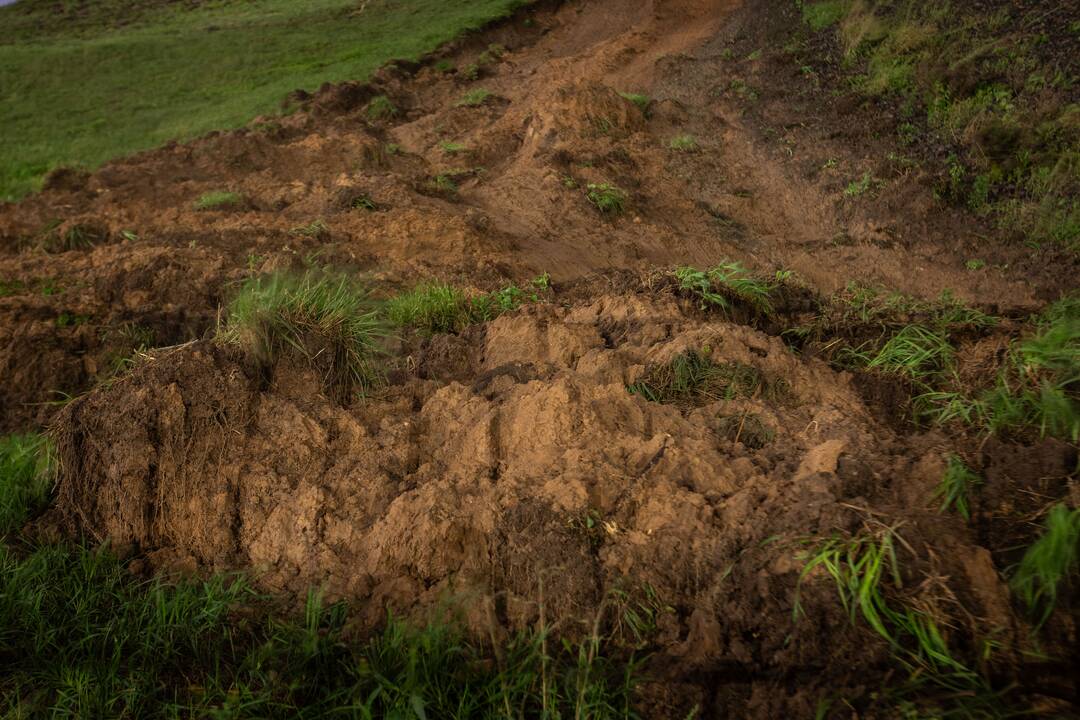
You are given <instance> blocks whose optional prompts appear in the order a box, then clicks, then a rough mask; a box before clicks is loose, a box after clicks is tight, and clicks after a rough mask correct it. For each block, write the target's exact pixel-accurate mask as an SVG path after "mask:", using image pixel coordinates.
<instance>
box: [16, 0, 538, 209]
mask: <svg viewBox="0 0 1080 720" xmlns="http://www.w3.org/2000/svg"><path fill="white" fill-rule="evenodd" d="M521 5H522V3H521V2H520V0H407V2H395V3H370V4H369V5H368V7H366V8H365V9H364V11H363V12H360V13H352V14H350V13H351V11H353V10H355V9H356V3H355V2H354V1H352V0H312V1H311V2H305V3H296V2H291V1H289V0H256V1H255V2H239V1H238V0H226V1H225V2H217V3H203V4H201V5H200V6H199V7H184V8H179V7H178V6H177V5H176V4H175V3H150V4H147V3H135V2H132V1H131V0H110V1H109V2H100V3H89V4H86V3H80V4H59V5H58V4H55V3H54V4H49V3H36V2H20V3H17V4H15V5H13V6H10V7H0V26H3V27H4V28H5V36H4V38H3V40H0V126H2V127H3V128H4V139H5V142H4V143H2V144H0V200H14V199H17V198H18V197H20V196H22V195H24V194H25V193H27V192H29V191H31V190H33V189H36V188H37V187H39V186H40V182H41V180H42V178H43V177H44V175H45V174H46V173H47V172H48V171H49V170H50V169H52V168H54V167H57V166H85V167H91V168H92V167H96V166H98V165H100V164H101V163H103V162H105V161H107V160H110V159H112V158H115V157H119V156H123V155H127V154H130V153H133V152H136V151H139V150H145V149H149V148H152V147H156V146H158V145H161V144H162V143H165V142H168V141H170V140H187V139H190V138H194V137H197V136H199V135H201V134H203V133H205V132H208V131H210V130H219V129H225V128H232V127H237V126H240V125H242V124H243V123H245V122H248V121H249V120H250V119H252V118H254V117H255V116H258V115H272V114H274V113H277V112H279V109H280V104H281V99H282V98H283V97H285V96H286V95H287V94H288V93H290V92H291V91H293V90H295V89H296V88H308V89H314V88H316V87H318V86H319V85H321V84H322V83H324V82H341V81H345V80H363V79H366V78H367V77H368V76H369V75H370V74H371V73H372V72H373V71H374V70H376V69H377V68H378V67H379V66H381V65H382V64H383V63H385V62H387V61H389V60H391V59H394V58H407V59H413V60H415V59H417V58H418V57H419V56H421V55H422V54H423V53H425V52H428V51H430V50H432V49H433V48H435V47H436V46H438V45H439V44H441V43H444V42H447V41H450V40H452V39H454V38H455V37H457V36H459V35H460V34H462V33H463V32H465V31H467V30H471V29H475V28H478V27H480V26H482V25H484V24H485V23H487V22H490V21H492V20H494V19H496V18H498V17H502V16H505V15H507V14H509V13H510V12H512V11H513V10H514V9H516V8H517V7H519V6H521ZM210 27H212V28H213V32H209V31H208V30H207V28H210ZM192 68H212V69H213V71H212V72H192ZM59 108H62V111H59V110H58V109H59ZM116 108H123V109H124V110H123V112H115V109H116ZM41 118H49V119H50V122H47V123H43V122H40V119H41Z"/></svg>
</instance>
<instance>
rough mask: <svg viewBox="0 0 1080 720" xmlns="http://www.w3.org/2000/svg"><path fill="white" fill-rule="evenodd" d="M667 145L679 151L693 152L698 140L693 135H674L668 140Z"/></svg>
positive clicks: (696, 147)
mask: <svg viewBox="0 0 1080 720" xmlns="http://www.w3.org/2000/svg"><path fill="white" fill-rule="evenodd" d="M668 147H669V148H671V149H672V150H678V151H679V152H687V153H688V152H695V151H696V150H697V149H698V142H697V139H696V138H695V137H694V136H693V135H686V134H683V135H676V136H675V137H673V138H671V140H670V141H669V142H668Z"/></svg>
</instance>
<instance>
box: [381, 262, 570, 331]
mask: <svg viewBox="0 0 1080 720" xmlns="http://www.w3.org/2000/svg"><path fill="white" fill-rule="evenodd" d="M549 285H550V279H549V277H548V275H547V274H544V275H540V276H538V277H536V278H533V279H532V280H531V281H530V282H529V284H528V286H527V287H526V288H525V289H522V288H519V287H518V286H517V285H514V284H510V285H507V286H506V287H504V288H502V289H500V290H496V291H494V292H490V293H483V294H480V295H467V294H466V293H465V292H464V291H462V290H460V289H459V288H456V287H454V286H453V285H447V284H445V283H437V282H436V283H424V284H421V285H418V286H416V287H415V288H413V289H412V290H410V291H408V292H405V293H402V294H400V295H397V296H395V297H393V298H391V299H390V300H388V301H387V302H386V308H385V311H386V316H387V318H388V319H389V320H390V323H391V324H393V325H395V326H397V327H403V328H404V327H411V328H413V329H415V330H417V331H419V332H421V333H423V334H428V335H431V334H436V333H456V332H461V331H462V330H464V329H465V328H466V327H468V326H469V325H472V324H474V323H481V322H487V321H489V320H494V319H495V318H496V317H498V316H499V315H501V314H503V313H506V312H512V311H514V310H517V309H518V308H519V307H521V305H522V304H523V303H525V302H526V301H528V302H538V301H539V300H540V298H541V295H540V293H542V292H543V291H545V290H547V289H548V287H549Z"/></svg>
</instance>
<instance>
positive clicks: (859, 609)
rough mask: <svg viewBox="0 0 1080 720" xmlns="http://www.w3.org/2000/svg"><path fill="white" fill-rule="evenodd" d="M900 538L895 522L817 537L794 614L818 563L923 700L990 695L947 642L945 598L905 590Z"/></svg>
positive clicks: (853, 615)
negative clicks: (851, 533)
mask: <svg viewBox="0 0 1080 720" xmlns="http://www.w3.org/2000/svg"><path fill="white" fill-rule="evenodd" d="M902 543H903V541H902V540H901V539H900V537H899V536H898V535H897V534H896V531H895V529H894V528H882V529H880V530H877V531H873V532H871V531H864V532H862V533H860V534H857V535H855V536H853V537H847V538H844V537H839V536H837V537H833V538H830V539H827V540H824V541H821V542H818V543H817V544H816V545H815V546H814V547H813V548H812V549H811V550H809V551H808V552H806V553H805V554H804V555H803V560H804V562H805V565H804V567H803V571H802V574H801V576H800V578H799V590H797V591H796V599H795V609H794V613H795V617H796V618H798V617H799V616H801V615H802V614H803V608H802V605H801V603H800V601H799V593H800V591H801V589H802V586H803V585H804V583H805V582H806V581H807V579H808V577H810V576H811V574H812V573H814V572H815V571H816V570H819V569H820V570H822V571H824V572H825V574H826V575H827V576H829V577H830V578H831V579H832V580H833V582H834V583H835V585H836V589H837V592H838V594H839V597H840V601H841V603H842V604H843V606H844V608H845V609H846V610H847V611H848V613H849V615H850V617H851V620H852V622H855V621H856V620H857V619H859V618H861V619H862V620H863V621H864V622H865V623H866V624H867V625H868V626H869V627H870V628H871V629H872V630H873V631H874V632H875V633H876V634H877V635H878V636H880V637H881V638H883V639H884V640H885V641H886V642H887V643H888V644H889V647H890V648H891V651H892V655H893V658H894V659H895V660H896V661H897V662H898V663H899V665H900V666H901V667H903V668H904V669H905V670H906V671H907V672H908V678H907V687H908V688H909V689H910V688H912V687H915V688H919V689H921V692H920V695H922V696H923V697H922V700H923V702H926V701H928V700H929V699H930V698H931V697H932V694H933V692H932V691H938V692H942V693H943V694H944V695H945V697H946V698H948V699H949V702H950V703H953V702H955V703H960V705H959V706H960V707H963V706H964V704H965V703H967V704H968V705H970V704H972V703H970V702H969V700H967V699H966V698H985V697H987V696H990V695H992V693H991V692H990V691H989V687H988V685H987V683H986V681H985V680H984V679H983V678H982V677H981V676H980V675H979V674H978V673H976V672H975V671H973V670H972V669H970V668H969V667H968V665H967V664H966V663H965V662H963V661H962V660H960V659H959V658H958V657H957V656H956V654H955V653H954V651H953V649H952V648H951V647H950V644H949V640H948V636H947V630H948V628H949V625H950V624H951V623H950V618H949V617H948V616H947V615H946V613H945V612H944V611H943V610H942V606H944V605H945V598H934V597H933V596H932V595H927V594H924V595H923V596H921V597H915V596H912V594H911V592H910V591H906V592H905V590H904V582H903V579H902V575H901V567H900V564H899V562H898V558H897V555H898V552H897V550H898V546H901V545H902ZM931 689H932V690H931ZM949 716H950V717H952V715H949ZM978 717H985V716H983V715H978Z"/></svg>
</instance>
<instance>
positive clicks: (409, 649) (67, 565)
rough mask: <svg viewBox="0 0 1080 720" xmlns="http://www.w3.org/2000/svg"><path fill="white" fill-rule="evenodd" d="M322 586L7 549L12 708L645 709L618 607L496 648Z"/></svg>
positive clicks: (459, 714) (603, 715)
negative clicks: (372, 612)
mask: <svg viewBox="0 0 1080 720" xmlns="http://www.w3.org/2000/svg"><path fill="white" fill-rule="evenodd" d="M349 620H350V615H349V609H348V607H347V606H346V605H344V604H340V603H339V604H332V605H331V604H327V603H325V602H324V601H323V600H322V597H321V596H320V595H319V594H318V593H310V594H309V596H308V599H307V603H306V605H305V607H304V610H303V613H302V614H301V615H300V616H299V617H297V616H292V615H288V614H282V613H280V611H276V610H275V609H274V608H273V606H272V605H271V604H270V603H268V602H266V601H265V600H264V599H262V598H260V597H259V596H258V595H257V594H256V593H255V592H254V591H253V590H252V589H251V587H250V586H249V585H248V584H247V583H246V582H245V581H244V580H243V578H241V577H221V576H217V577H213V578H211V579H209V580H205V581H199V580H182V581H180V582H177V583H174V584H171V583H168V582H166V581H164V580H159V579H154V580H151V581H148V582H140V581H138V580H136V579H134V577H133V575H132V574H131V573H130V572H129V571H128V570H127V569H126V568H125V567H124V565H123V564H122V563H121V562H119V561H118V560H117V559H116V558H115V557H114V556H112V555H110V554H109V552H108V551H107V550H91V549H84V548H80V547H73V548H64V547H43V548H41V549H38V550H35V551H33V552H31V553H30V554H28V555H25V556H19V555H17V554H16V553H15V552H14V551H12V550H11V549H9V548H7V547H6V546H0V637H4V638H5V650H6V651H5V652H4V653H3V654H0V673H2V674H3V677H4V683H3V684H2V685H0V708H3V710H4V712H5V713H6V714H13V716H20V717H22V716H32V717H37V716H49V717H79V718H125V717H229V718H237V719H240V718H252V719H255V718H281V719H282V720H284V719H285V718H326V717H337V716H341V717H355V718H371V719H374V718H472V717H503V716H505V715H504V714H505V713H506V712H507V708H513V710H514V712H515V713H516V712H521V713H522V715H521V716H522V717H542V716H544V713H556V715H553V716H555V717H581V718H586V717H588V718H598V719H609V718H610V719H611V720H614V719H615V718H626V717H632V716H633V715H632V712H633V711H632V707H631V702H632V700H633V694H634V688H635V685H636V683H637V675H638V672H637V665H638V661H637V659H636V658H635V657H634V655H633V652H632V651H631V652H630V653H629V654H627V653H622V654H621V655H619V660H615V659H614V656H613V654H611V653H612V652H614V651H617V647H616V644H615V643H616V640H617V638H616V637H615V636H614V635H613V633H612V632H611V631H608V629H607V628H608V627H609V626H610V625H611V624H612V623H611V621H610V619H605V621H604V623H603V625H600V623H599V622H598V628H597V631H596V632H594V633H593V634H591V635H589V636H587V637H585V638H583V639H581V640H580V641H577V642H574V641H571V640H569V639H567V640H565V641H564V642H559V641H558V640H557V639H556V638H554V637H550V636H549V635H548V631H547V630H546V629H545V630H542V631H536V632H525V633H521V634H518V635H515V636H512V637H510V638H508V639H506V640H503V641H499V643H498V645H497V647H495V648H490V647H488V646H486V645H485V644H483V643H481V642H478V641H475V640H472V639H470V638H468V637H467V636H466V634H465V633H464V632H463V631H462V630H461V629H460V626H459V625H458V624H457V622H456V621H454V620H453V619H450V620H438V621H432V622H430V623H428V624H426V625H421V626H411V625H407V624H406V623H404V622H402V621H400V620H397V619H395V618H390V619H389V620H388V622H387V624H386V627H385V628H384V629H383V630H382V631H381V632H380V633H378V634H376V635H374V636H373V637H370V638H357V637H356V636H355V634H353V633H351V632H350V630H349Z"/></svg>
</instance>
